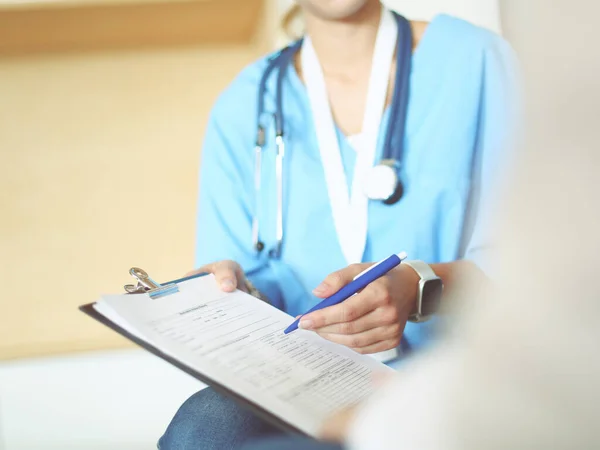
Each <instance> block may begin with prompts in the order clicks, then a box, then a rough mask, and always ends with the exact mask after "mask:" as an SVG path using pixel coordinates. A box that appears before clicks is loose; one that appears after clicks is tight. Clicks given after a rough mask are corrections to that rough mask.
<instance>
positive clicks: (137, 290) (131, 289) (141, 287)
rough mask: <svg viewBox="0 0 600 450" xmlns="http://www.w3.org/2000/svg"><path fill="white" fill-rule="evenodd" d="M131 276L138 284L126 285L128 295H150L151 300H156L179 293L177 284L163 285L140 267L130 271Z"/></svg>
mask: <svg viewBox="0 0 600 450" xmlns="http://www.w3.org/2000/svg"><path fill="white" fill-rule="evenodd" d="M129 274H130V275H131V276H132V277H133V278H135V279H136V280H137V284H126V285H125V286H124V288H125V291H126V292H127V293H128V294H148V295H149V296H150V298H152V299H155V298H160V297H165V296H167V295H170V294H174V293H175V292H179V287H178V286H177V284H176V283H169V284H164V285H161V284H159V283H157V282H156V281H154V280H153V279H152V278H150V275H148V273H147V272H146V271H145V270H142V269H140V268H139V267H132V268H131V269H129Z"/></svg>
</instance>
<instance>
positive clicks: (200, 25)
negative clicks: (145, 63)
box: [0, 0, 264, 54]
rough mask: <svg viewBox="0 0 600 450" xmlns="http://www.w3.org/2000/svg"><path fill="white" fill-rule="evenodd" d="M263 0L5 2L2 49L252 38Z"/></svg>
mask: <svg viewBox="0 0 600 450" xmlns="http://www.w3.org/2000/svg"><path fill="white" fill-rule="evenodd" d="M263 3H264V2H263V1H262V0H196V1H185V0H184V1H182V0H168V1H140V2H131V1H125V2H123V1H121V2H115V1H109V2H106V0H104V1H103V2H100V3H98V2H93V1H92V2H79V3H74V2H64V3H63V2H56V3H41V4H40V3H34V4H29V3H25V4H21V5H17V6H14V5H13V6H6V5H5V6H2V3H0V54H22V53H31V52H49V51H65V50H69V51H73V50H79V51H81V50H95V49H115V48H126V47H141V46H145V47H156V46H167V45H182V44H199V43H201V44H204V45H206V44H215V43H219V44H223V43H230V44H233V43H238V44H240V43H242V44H243V43H248V42H249V41H250V40H251V39H252V37H253V36H254V33H255V31H256V29H257V26H258V24H259V19H260V18H261V14H262V6H263Z"/></svg>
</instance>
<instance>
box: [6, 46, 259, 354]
mask: <svg viewBox="0 0 600 450" xmlns="http://www.w3.org/2000/svg"><path fill="white" fill-rule="evenodd" d="M268 47H269V45H268V44H267V43H266V40H265V39H264V36H262V37H260V39H258V38H257V39H255V40H254V41H253V42H252V43H247V44H245V45H244V44H239V45H229V46H226V47H218V46H215V45H212V46H211V47H203V46H201V45H200V46H198V45H197V46H186V47H178V48H162V49H160V48H154V49H152V48H149V49H145V50H135V49H129V50H121V51H110V52H109V51H96V52H93V53H64V52H63V53H54V54H37V55H21V56H19V55H14V56H10V57H4V58H0V285H1V287H0V288H1V292H2V294H1V295H0V359H2V358H12V357H20V356H27V355H39V354H48V353H55V352H62V351H71V350H78V349H91V348H108V347H115V346H123V345H126V343H125V342H124V341H123V340H122V339H120V338H119V337H117V336H116V335H115V334H114V333H112V332H110V331H108V330H106V329H104V328H103V327H101V326H99V325H96V324H95V323H94V322H93V321H92V320H91V319H88V318H87V317H86V316H84V315H83V314H82V313H80V312H79V311H78V310H77V306H78V305H80V304H83V303H87V302H91V301H94V300H95V299H96V298H97V297H98V296H99V295H100V294H102V293H112V292H119V291H120V290H121V289H122V285H123V284H125V283H128V282H130V277H129V275H128V269H129V268H130V267H131V266H132V265H138V266H140V267H143V268H145V269H146V270H147V271H148V272H149V273H150V274H151V275H154V276H155V278H157V279H158V280H161V279H162V280H165V279H170V278H171V277H177V276H180V275H182V274H183V273H184V272H185V271H187V270H189V269H190V268H191V267H192V261H193V243H194V233H195V208H196V204H195V202H196V195H197V169H198V161H199V156H200V148H201V142H202V136H203V132H204V127H205V123H206V120H207V115H208V112H209V109H210V106H211V104H212V102H213V101H214V100H215V98H216V96H217V95H218V93H219V91H221V90H222V89H223V88H224V87H225V86H226V84H227V83H228V82H229V81H230V80H231V79H232V78H233V77H234V75H235V74H236V72H238V71H239V70H240V68H242V67H243V66H244V65H246V64H248V63H249V62H250V61H252V60H253V59H254V58H256V57H257V56H258V55H259V54H261V53H263V52H264V51H265V50H266V49H267V48H268ZM249 145H250V146H251V143H249ZM249 149H250V147H249Z"/></svg>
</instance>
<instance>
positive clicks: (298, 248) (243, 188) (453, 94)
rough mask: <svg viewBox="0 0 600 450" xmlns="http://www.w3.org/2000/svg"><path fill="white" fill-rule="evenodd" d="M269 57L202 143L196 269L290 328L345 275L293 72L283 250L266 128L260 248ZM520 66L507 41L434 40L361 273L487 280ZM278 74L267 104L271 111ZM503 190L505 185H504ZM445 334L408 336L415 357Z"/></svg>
mask: <svg viewBox="0 0 600 450" xmlns="http://www.w3.org/2000/svg"><path fill="white" fill-rule="evenodd" d="M265 67H266V58H264V59H261V60H259V61H258V62H256V63H254V64H252V65H250V66H249V67H247V68H246V69H245V70H243V71H242V73H240V75H239V76H238V77H237V78H236V79H235V80H234V81H233V82H232V83H231V85H230V86H229V87H228V88H227V89H226V90H225V92H223V93H222V94H221V96H220V97H219V99H218V100H217V102H216V104H215V106H214V109H213V110H212V113H211V116H210V121H209V124H208V128H207V131H206V137H205V141H204V147H203V153H202V162H201V174H200V196H199V209H198V224H197V246H196V266H197V267H199V266H201V265H203V264H206V263H210V262H214V261H218V260H224V259H231V260H234V261H237V262H238V263H240V264H241V266H242V267H243V269H244V271H245V272H246V273H247V275H248V278H249V279H250V280H251V281H252V282H253V283H254V284H255V285H256V286H257V287H258V289H260V290H261V291H262V292H263V293H265V294H266V295H267V296H268V297H269V299H270V300H271V301H272V303H273V304H275V305H276V306H277V307H279V308H282V309H284V310H285V311H287V312H288V313H289V314H291V315H292V316H295V315H298V314H301V313H303V312H305V311H306V310H307V309H308V308H309V307H311V306H313V305H314V304H316V303H317V302H318V301H319V300H318V299H317V298H316V297H314V296H313V295H312V294H311V291H312V289H313V288H315V287H316V286H317V285H318V284H319V283H320V282H321V281H322V280H323V278H325V277H326V276H327V275H328V274H329V273H331V272H333V271H336V270H339V269H341V268H343V267H345V266H346V261H345V259H344V256H343V254H342V250H341V248H340V244H339V242H338V239H337V235H336V231H335V228H334V223H333V216H332V211H331V206H330V203H329V199H328V194H327V187H326V182H325V177H324V172H323V167H322V164H321V158H320V154H319V149H318V146H317V140H316V135H315V130H314V126H313V118H312V113H311V109H310V104H309V100H308V96H307V93H306V89H305V87H304V85H303V84H302V82H301V81H300V79H299V77H298V74H297V73H296V71H295V69H294V67H293V65H291V66H290V67H289V68H288V69H287V72H286V77H285V81H284V85H283V109H284V117H285V119H284V120H285V132H286V134H285V142H286V155H285V156H286V158H285V163H284V164H285V166H284V244H283V250H282V256H281V259H280V260H273V259H270V258H269V256H268V253H269V252H268V249H269V248H271V247H273V246H274V245H275V242H276V238H275V236H276V234H275V226H276V211H277V209H276V207H277V200H276V178H275V145H274V128H273V123H272V121H267V123H265V125H267V148H266V149H265V151H264V153H263V163H262V195H261V199H260V215H259V218H260V232H261V233H260V234H261V240H263V241H264V242H265V243H266V249H265V251H263V252H262V253H261V254H260V255H258V254H257V253H256V252H255V250H254V248H253V242H252V216H253V213H254V210H255V199H254V143H255V141H256V123H257V117H256V115H257V112H256V111H257V90H258V84H259V80H260V77H261V75H262V73H263V70H264V69H265ZM515 67H516V66H515V62H514V56H513V53H512V51H511V49H510V47H509V45H508V44H507V43H506V42H505V41H504V40H502V39H501V38H500V37H499V36H497V35H495V34H493V33H491V32H489V31H487V30H484V29H482V28H479V27H476V26H474V25H471V24H469V23H467V22H465V21H462V20H459V19H456V18H453V17H449V16H446V15H440V16H437V17H436V18H435V19H434V20H433V21H432V22H431V23H430V24H429V26H428V27H427V30H426V32H425V34H424V36H423V37H422V39H421V42H420V44H419V46H418V47H417V50H416V51H415V52H414V54H413V63H412V74H411V84H410V96H409V98H410V104H409V109H408V118H407V124H406V125H407V126H406V136H405V152H404V155H403V158H402V161H401V163H402V167H401V173H400V177H401V179H402V182H403V184H404V188H405V193H404V196H403V198H402V199H401V200H400V201H399V202H398V203H396V204H395V205H392V206H388V205H384V204H383V203H382V202H379V201H371V202H370V204H369V210H368V214H369V215H368V233H367V243H366V249H365V252H364V256H363V261H365V262H367V261H376V260H379V259H382V258H385V257H387V256H389V255H390V254H391V253H397V252H400V251H406V252H407V253H408V255H409V258H410V259H420V260H424V261H426V262H429V263H436V262H450V261H455V260H457V259H461V258H466V259H469V260H472V261H474V262H475V263H477V264H478V265H479V266H480V267H481V268H482V269H484V270H486V262H487V261H486V256H485V254H486V249H487V248H489V246H490V239H489V230H488V228H489V227H488V226H487V225H486V220H487V217H488V212H487V210H489V209H490V205H492V204H493V203H494V201H493V197H494V193H493V191H495V189H493V186H494V185H495V184H496V180H497V175H498V174H499V173H500V172H501V167H503V166H504V165H505V163H506V161H507V159H508V158H507V157H506V152H507V148H506V144H507V139H506V138H507V136H509V135H510V133H509V129H510V128H511V127H510V126H509V123H510V122H511V119H512V118H513V117H514V113H515V105H516V103H517V102H516V101H515V100H516V98H515V92H516V83H515V82H516V77H515ZM275 84H276V75H273V76H271V79H270V80H269V83H268V86H267V94H266V97H265V105H266V110H267V111H268V112H271V113H272V112H274V111H275V104H274V102H275ZM388 118H389V110H388V111H386V112H385V114H384V116H383V120H382V123H381V129H380V135H379V143H378V153H377V159H376V161H379V160H380V159H381V154H382V146H383V140H384V135H385V131H386V129H387V124H388ZM338 139H339V142H340V149H341V153H342V160H343V164H344V168H345V171H346V177H347V179H348V180H349V181H351V180H352V174H353V169H354V162H355V159H356V154H355V150H354V149H353V148H351V147H350V145H349V143H348V142H347V140H346V137H345V136H344V135H343V134H342V133H341V132H340V131H339V130H338ZM500 181H502V180H500ZM434 330H435V321H430V322H427V323H423V324H412V323H409V324H407V326H406V329H405V332H404V337H405V340H406V341H407V342H408V343H409V344H410V346H411V347H412V348H415V347H419V346H421V345H422V344H424V343H426V342H428V341H430V340H431V339H432V337H433V336H434V334H433V333H432V332H433V331H434Z"/></svg>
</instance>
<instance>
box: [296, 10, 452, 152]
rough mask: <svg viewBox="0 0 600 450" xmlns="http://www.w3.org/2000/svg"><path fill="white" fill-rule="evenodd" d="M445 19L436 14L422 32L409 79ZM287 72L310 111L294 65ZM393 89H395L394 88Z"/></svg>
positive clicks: (441, 15)
mask: <svg viewBox="0 0 600 450" xmlns="http://www.w3.org/2000/svg"><path fill="white" fill-rule="evenodd" d="M446 17H448V16H447V15H446V14H437V15H436V16H434V17H433V18H432V19H431V22H429V25H427V28H425V31H424V32H423V36H421V40H420V41H419V45H417V48H416V49H415V50H414V51H413V53H412V62H411V77H412V75H413V74H414V73H415V72H416V70H417V68H418V66H419V65H420V64H421V61H422V60H423V58H424V57H423V56H422V55H423V54H425V55H426V54H427V48H428V47H429V42H430V41H431V42H432V44H433V42H435V40H434V39H433V37H432V36H433V35H434V34H435V33H434V31H436V29H437V28H438V26H439V23H440V22H442V21H443V19H444V18H446ZM300 51H302V50H300ZM288 70H289V72H290V75H291V76H290V82H291V83H292V84H293V86H294V90H296V89H297V90H298V91H300V92H302V93H303V98H302V101H303V102H304V104H305V107H308V108H309V109H310V104H309V101H308V92H307V91H306V86H305V84H304V83H303V82H302V80H301V79H300V75H298V71H297V70H296V66H295V65H294V64H289V65H288ZM394 88H395V86H394ZM389 109H390V106H389V105H388V106H386V107H385V110H384V111H383V115H382V123H383V117H385V116H386V115H387V114H388V113H389ZM334 124H335V127H336V130H337V132H338V133H339V134H340V135H341V136H343V137H344V139H346V141H348V138H349V137H351V136H346V134H344V132H343V131H342V130H341V129H340V127H339V126H338V124H337V123H335V121H334ZM380 131H381V130H380ZM359 134H360V133H359Z"/></svg>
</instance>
